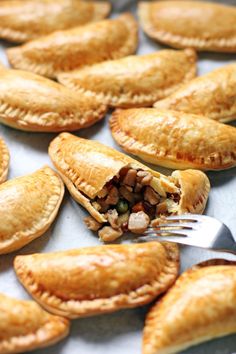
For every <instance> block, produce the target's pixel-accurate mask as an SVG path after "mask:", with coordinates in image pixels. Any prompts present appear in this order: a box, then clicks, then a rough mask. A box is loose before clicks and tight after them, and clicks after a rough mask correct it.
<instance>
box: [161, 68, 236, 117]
mask: <svg viewBox="0 0 236 354" xmlns="http://www.w3.org/2000/svg"><path fill="white" fill-rule="evenodd" d="M235 92H236V64H229V65H226V66H223V67H222V68H219V69H216V70H213V71H211V72H210V73H208V74H205V75H202V76H200V77H197V78H195V79H193V80H191V81H190V82H189V83H186V84H184V85H183V86H182V87H181V88H180V89H178V90H177V91H176V92H174V93H173V94H172V95H170V96H169V97H167V98H166V99H164V100H161V101H158V102H156V104H155V105H154V107H156V108H158V109H173V110H176V111H181V112H186V113H195V114H203V115H206V116H207V117H209V118H212V119H215V120H219V121H221V122H229V121H231V120H235V119H236V95H235Z"/></svg>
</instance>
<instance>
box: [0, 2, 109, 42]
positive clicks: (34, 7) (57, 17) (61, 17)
mask: <svg viewBox="0 0 236 354" xmlns="http://www.w3.org/2000/svg"><path fill="white" fill-rule="evenodd" d="M109 12H110V4H109V2H106V1H82V0H81V1H77V0H38V1H37V2H35V1H32V0H24V1H21V0H3V1H1V6H0V38H2V39H6V40H8V41H13V42H26V41H29V40H32V39H35V38H37V37H40V36H43V35H46V34H48V33H51V32H54V31H58V30H64V29H67V28H71V27H75V26H80V25H84V24H86V23H88V22H92V21H98V20H102V19H103V18H105V17H106V16H107V15H108V14H109Z"/></svg>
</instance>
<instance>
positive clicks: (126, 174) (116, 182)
mask: <svg viewBox="0 0 236 354" xmlns="http://www.w3.org/2000/svg"><path fill="white" fill-rule="evenodd" d="M169 187H170V188H167V189H169V192H167V191H166V190H165V189H164V188H163V186H162V184H161V182H160V179H159V178H156V177H154V176H153V175H152V174H151V173H150V172H148V171H144V170H141V169H138V168H137V169H136V168H131V167H124V168H123V169H121V171H120V173H119V176H115V177H114V178H113V179H112V180H110V181H109V182H108V183H107V184H106V185H105V186H104V187H103V189H102V190H101V191H100V192H99V193H98V195H97V197H96V198H95V199H94V200H92V201H91V204H92V206H93V207H94V208H95V209H96V210H97V211H99V213H102V214H104V215H105V217H106V219H107V223H106V224H101V223H99V222H97V221H96V220H95V219H94V218H93V217H91V216H89V217H87V218H85V219H84V221H85V223H86V225H87V226H88V228H89V229H90V230H93V231H98V235H99V237H100V238H101V239H102V240H104V241H108V242H109V241H114V240H115V239H117V238H118V237H120V236H122V234H123V233H124V232H127V231H130V232H132V233H135V234H142V233H144V232H145V230H146V229H147V228H148V226H149V224H150V223H151V222H152V221H153V220H154V219H156V218H159V217H160V216H161V215H165V216H167V215H170V214H171V215H173V214H176V212H177V209H178V202H179V200H180V192H179V188H178V187H177V186H176V185H175V184H174V183H173V182H171V181H170V185H169ZM171 189H172V192H170V190H171Z"/></svg>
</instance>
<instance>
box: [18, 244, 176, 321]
mask: <svg viewBox="0 0 236 354" xmlns="http://www.w3.org/2000/svg"><path fill="white" fill-rule="evenodd" d="M14 267H15V271H16V273H17V276H18V278H19V280H20V281H21V283H22V284H23V285H24V287H25V288H26V290H27V291H28V292H29V293H30V294H31V295H32V296H33V297H34V298H35V300H36V301H38V302H39V303H40V304H41V305H42V306H43V307H44V308H45V309H47V310H48V311H50V312H52V313H55V314H60V315H63V316H65V317H69V318H77V317H86V316H91V315H95V314H101V313H106V312H112V311H117V310H119V309H122V308H132V307H137V306H141V305H143V304H146V303H148V302H150V301H152V300H153V299H154V298H156V297H157V296H158V295H159V294H160V293H163V292H165V291H166V290H167V289H168V288H169V287H170V286H171V285H172V284H173V283H174V281H175V279H176V277H177V276H178V270H179V251H178V247H177V246H176V245H175V244H164V243H162V244H160V243H158V242H147V243H143V244H136V245H134V244H133V245H127V244H126V245H109V246H98V247H88V248H82V249H76V250H69V251H64V252H56V253H48V254H33V255H30V256H17V257H16V258H15V261H14ZM58 284H63V286H58Z"/></svg>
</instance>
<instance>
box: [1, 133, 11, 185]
mask: <svg viewBox="0 0 236 354" xmlns="http://www.w3.org/2000/svg"><path fill="white" fill-rule="evenodd" d="M9 160H10V154H9V151H8V148H7V145H6V143H5V141H4V140H3V138H1V137H0V183H2V182H5V181H6V179H7V174H8V168H9Z"/></svg>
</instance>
